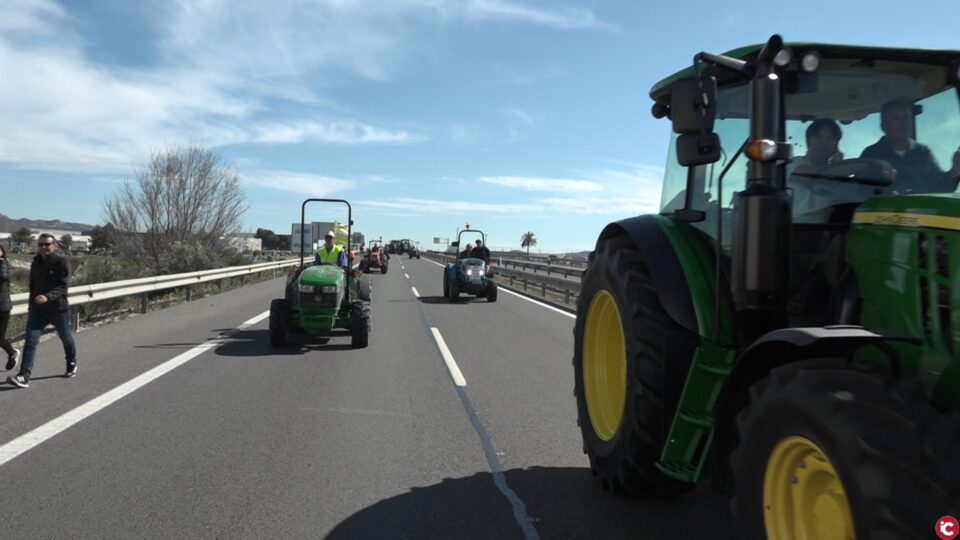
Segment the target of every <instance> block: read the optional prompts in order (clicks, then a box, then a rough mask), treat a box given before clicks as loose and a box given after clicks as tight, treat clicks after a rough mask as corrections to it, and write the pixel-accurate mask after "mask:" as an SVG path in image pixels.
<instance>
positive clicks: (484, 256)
mask: <svg viewBox="0 0 960 540" xmlns="http://www.w3.org/2000/svg"><path fill="white" fill-rule="evenodd" d="M470 256H471V257H473V258H474V259H480V260H481V261H483V262H485V263H489V262H490V250H489V249H487V246H485V245H483V240H477V247H475V248H473V251H471V252H470Z"/></svg>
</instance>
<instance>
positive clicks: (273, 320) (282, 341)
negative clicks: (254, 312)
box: [270, 298, 290, 347]
mask: <svg viewBox="0 0 960 540" xmlns="http://www.w3.org/2000/svg"><path fill="white" fill-rule="evenodd" d="M289 324H290V302H289V301H287V299H286V298H277V299H275V300H271V301H270V345H273V346H274V347H282V346H283V345H286V344H287V334H288V332H289V331H290V328H289V326H288V325H289Z"/></svg>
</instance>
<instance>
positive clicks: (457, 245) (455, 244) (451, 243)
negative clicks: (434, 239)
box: [450, 242, 460, 247]
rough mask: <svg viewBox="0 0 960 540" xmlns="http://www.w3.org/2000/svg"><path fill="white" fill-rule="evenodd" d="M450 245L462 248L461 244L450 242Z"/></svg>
mask: <svg viewBox="0 0 960 540" xmlns="http://www.w3.org/2000/svg"><path fill="white" fill-rule="evenodd" d="M450 245H451V246H453V247H460V242H450Z"/></svg>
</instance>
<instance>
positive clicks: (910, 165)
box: [860, 100, 960, 193]
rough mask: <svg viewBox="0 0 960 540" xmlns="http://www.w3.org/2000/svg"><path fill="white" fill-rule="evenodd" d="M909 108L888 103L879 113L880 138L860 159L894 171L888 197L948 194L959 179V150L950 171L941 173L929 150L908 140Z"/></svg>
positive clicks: (906, 104)
mask: <svg viewBox="0 0 960 540" xmlns="http://www.w3.org/2000/svg"><path fill="white" fill-rule="evenodd" d="M912 116H913V107H912V106H911V105H910V104H909V103H907V102H905V101H899V100H895V101H890V102H888V103H886V104H885V105H884V106H883V108H882V109H881V110H880V129H882V130H883V137H881V138H880V140H879V141H877V142H876V143H875V144H872V145H870V146H868V147H866V148H864V150H863V153H862V154H861V155H860V157H863V158H871V159H880V160H883V161H885V162H886V163H889V164H890V167H892V168H893V169H895V170H896V180H895V181H894V183H893V184H891V185H890V186H889V187H888V188H887V189H886V191H887V192H889V193H909V192H914V193H952V192H954V191H956V189H957V180H958V176H960V150H958V151H957V152H954V154H953V159H952V163H951V168H950V170H949V171H947V172H943V170H942V169H941V168H940V166H939V165H938V164H937V160H936V159H935V158H934V157H933V152H931V151H930V148H929V147H927V146H925V145H922V144H920V143H918V142H917V141H915V140H914V139H912V138H911V137H910V135H911V131H912V126H913V118H912Z"/></svg>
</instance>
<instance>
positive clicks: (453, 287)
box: [447, 279, 460, 302]
mask: <svg viewBox="0 0 960 540" xmlns="http://www.w3.org/2000/svg"><path fill="white" fill-rule="evenodd" d="M447 298H449V299H450V301H451V302H456V301H458V300H459V299H460V288H459V287H458V286H457V280H455V279H453V280H450V283H449V284H448V285H447Z"/></svg>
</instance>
